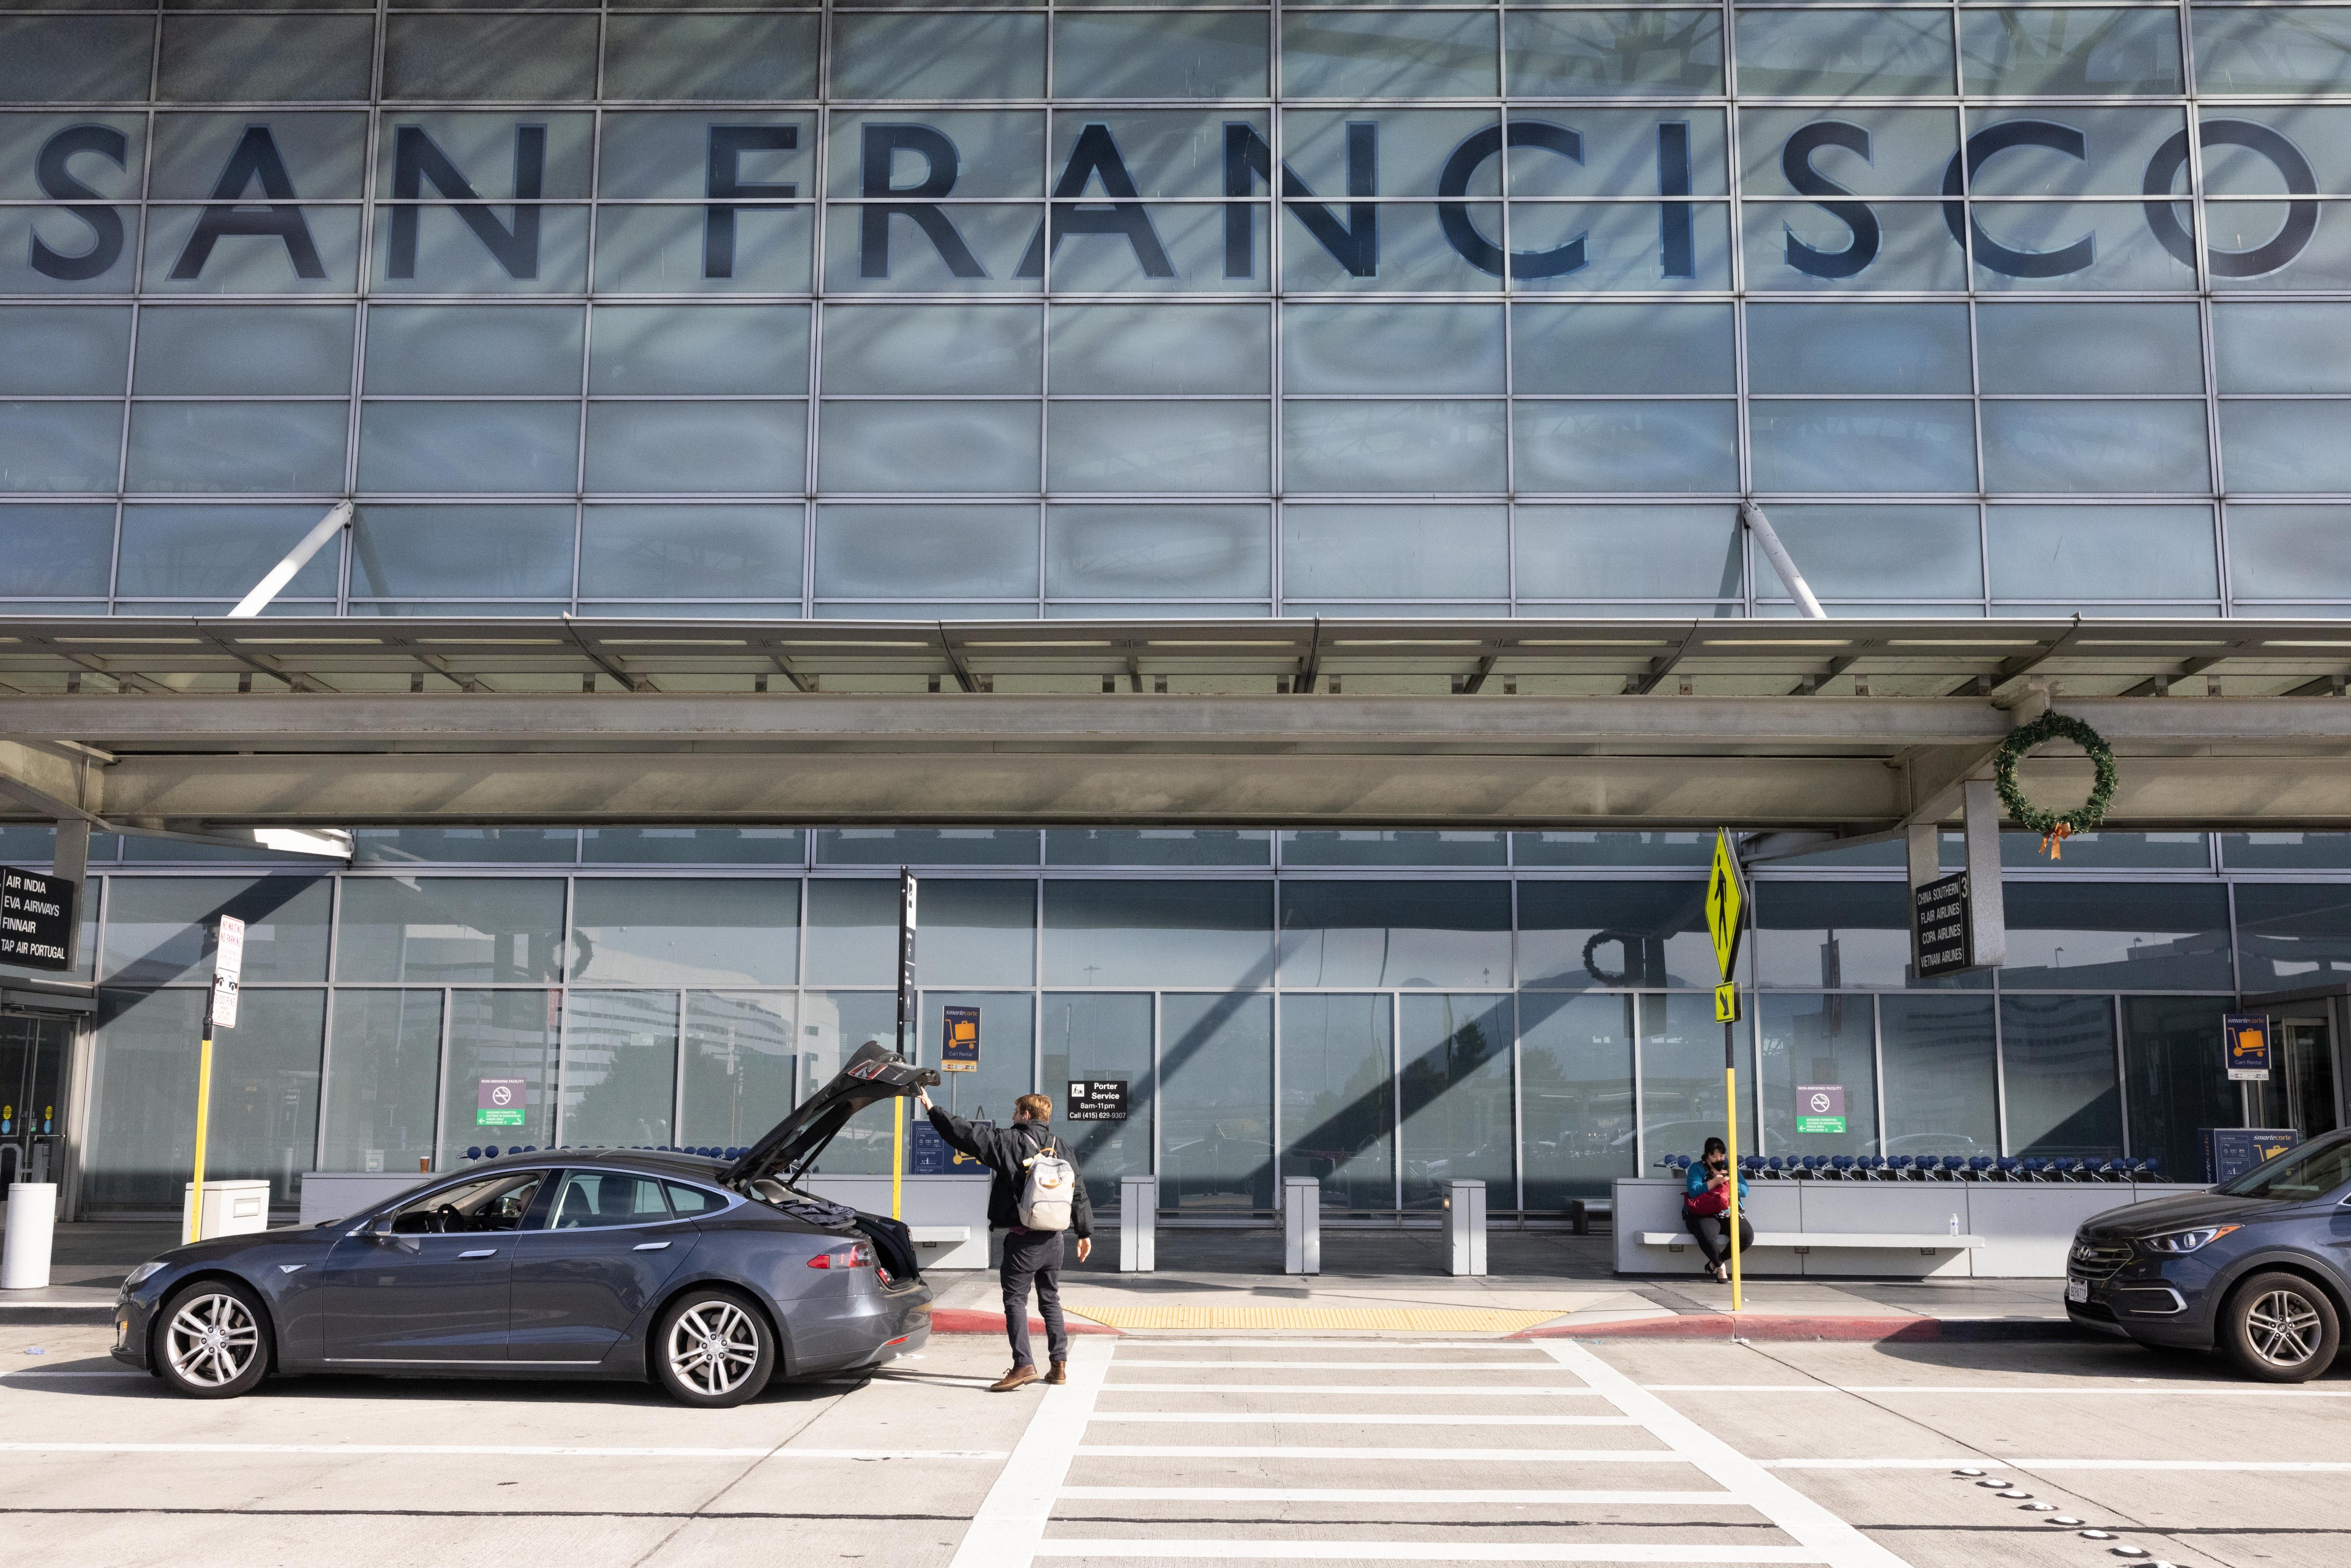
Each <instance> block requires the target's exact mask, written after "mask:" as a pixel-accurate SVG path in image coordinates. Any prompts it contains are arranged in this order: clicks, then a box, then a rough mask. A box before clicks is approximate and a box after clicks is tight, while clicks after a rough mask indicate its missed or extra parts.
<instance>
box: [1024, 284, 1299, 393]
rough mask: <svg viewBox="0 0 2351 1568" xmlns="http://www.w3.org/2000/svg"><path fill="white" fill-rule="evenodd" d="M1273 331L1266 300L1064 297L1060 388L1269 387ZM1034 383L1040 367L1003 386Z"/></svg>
mask: <svg viewBox="0 0 2351 1568" xmlns="http://www.w3.org/2000/svg"><path fill="white" fill-rule="evenodd" d="M1032 319H1033V318H1032ZM1270 337H1271V325H1270V317H1269V316H1268V314H1267V312H1266V308H1265V307H1263V306H1262V305H1182V306H1176V305H1056V306H1054V307H1053V308H1052V312H1051V334H1050V339H1051V367H1050V369H1051V376H1052V389H1053V391H1054V392H1058V393H1061V394H1065V395H1066V394H1068V393H1071V392H1085V393H1096V394H1110V395H1113V396H1115V395H1122V394H1123V395H1130V396H1131V395H1135V394H1147V393H1159V394H1163V395H1169V396H1192V395H1197V394H1199V393H1203V392H1242V393H1249V392H1259V393H1261V392H1269V391H1270V390H1271V374H1270V368H1269V361H1270V358H1271V354H1270V349H1269V343H1270ZM1034 386H1035V378H1034V376H1033V375H1032V376H1030V377H1029V380H1028V381H1027V382H1024V383H1023V384H1022V385H1021V386H1019V387H1007V388H1004V389H1001V390H1004V391H1025V390H1031V389H1033V388H1034Z"/></svg>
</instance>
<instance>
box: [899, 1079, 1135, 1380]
mask: <svg viewBox="0 0 2351 1568" xmlns="http://www.w3.org/2000/svg"><path fill="white" fill-rule="evenodd" d="M915 1098H916V1099H917V1100H918V1101H920V1102H921V1103H922V1107H923V1109H924V1110H925V1111H927V1112H929V1113H930V1115H931V1125H932V1126H933V1127H935V1128H936V1129H938V1134H939V1136H940V1137H941V1138H943V1139H945V1140H946V1143H947V1145H948V1146H949V1147H950V1148H956V1149H961V1150H962V1151H963V1152H964V1153H965V1154H967V1155H972V1156H973V1157H974V1158H976V1159H977V1160H978V1161H979V1163H980V1164H982V1165H984V1166H987V1168H988V1169H989V1170H990V1171H992V1172H994V1173H995V1176H996V1179H995V1181H994V1182H993V1183H991V1184H990V1185H989V1186H988V1189H987V1225H988V1228H989V1229H991V1230H1001V1231H1003V1232H1004V1271H1003V1280H1004V1332H1005V1334H1006V1336H1007V1337H1008V1338H1009V1339H1010V1340H1011V1341H1012V1370H1011V1371H1009V1372H1008V1373H1006V1374H1005V1375H1003V1376H1002V1377H999V1378H998V1379H997V1380H996V1382H995V1383H994V1384H993V1385H990V1386H989V1390H988V1391H989V1392H990V1393H992V1394H1007V1393H1009V1392H1011V1391H1012V1390H1013V1389H1015V1388H1019V1387H1023V1386H1025V1385H1028V1384H1031V1383H1034V1382H1036V1381H1037V1359H1036V1356H1035V1355H1034V1354H1032V1353H1031V1351H1030V1350H1029V1287H1030V1286H1031V1285H1032V1284H1033V1285H1034V1286H1035V1287H1036V1291H1037V1310H1038V1313H1039V1315H1040V1316H1041V1317H1043V1318H1044V1320H1045V1348H1046V1351H1047V1353H1048V1354H1050V1356H1051V1358H1052V1364H1053V1365H1052V1370H1051V1371H1050V1372H1048V1373H1047V1374H1046V1375H1045V1379H1044V1380H1045V1381H1046V1382H1048V1383H1067V1382H1068V1381H1069V1380H1070V1371H1069V1366H1070V1331H1069V1330H1068V1328H1067V1327H1065V1326H1064V1325H1063V1323H1062V1322H1061V1232H1060V1231H1058V1230H1031V1229H1029V1228H1027V1227H1025V1226H1023V1225H1022V1224H1021V1223H1020V1194H1021V1188H1022V1186H1023V1184H1025V1183H1026V1182H1027V1181H1028V1179H1029V1162H1030V1161H1032V1160H1033V1159H1035V1158H1036V1157H1037V1155H1039V1154H1040V1153H1041V1152H1048V1151H1050V1152H1052V1153H1055V1154H1059V1155H1061V1157H1062V1158H1063V1159H1068V1158H1069V1154H1068V1151H1067V1150H1065V1149H1063V1148H1062V1147H1061V1140H1060V1139H1058V1138H1056V1137H1055V1136H1054V1135H1053V1128H1052V1120H1053V1102H1052V1101H1051V1100H1050V1099H1048V1098H1047V1097H1046V1096H1044V1095H1042V1094H1023V1095H1021V1096H1020V1097H1019V1099H1017V1100H1015V1101H1013V1102H1012V1125H1011V1126H1010V1127H1009V1128H1001V1127H986V1128H982V1127H975V1126H974V1125H972V1124H970V1123H969V1122H967V1121H965V1120H964V1119H963V1118H962V1117H960V1116H958V1115H956V1113H954V1112H952V1111H942V1110H940V1109H939V1108H938V1107H937V1106H936V1105H934V1104H932V1103H931V1097H930V1095H929V1093H928V1092H923V1091H917V1092H916V1094H915ZM1075 1164H1076V1162H1075V1161H1071V1166H1072V1167H1073V1168H1074V1166H1075ZM1072 1186H1073V1187H1074V1188H1075V1190H1074V1192H1073V1193H1072V1195H1071V1205H1070V1229H1071V1232H1073V1233H1074V1234H1075V1235H1076V1237H1077V1239H1078V1261H1079V1262H1081V1263H1082V1262H1084V1261H1085V1260H1086V1258H1087V1256H1088V1255H1089V1254H1090V1253H1092V1251H1093V1249H1094V1241H1093V1236H1094V1211H1093V1206H1092V1204H1090V1203H1088V1202H1087V1201H1086V1184H1085V1179H1084V1178H1083V1177H1082V1176H1080V1177H1077V1178H1076V1179H1075V1180H1074V1182H1073V1183H1072Z"/></svg>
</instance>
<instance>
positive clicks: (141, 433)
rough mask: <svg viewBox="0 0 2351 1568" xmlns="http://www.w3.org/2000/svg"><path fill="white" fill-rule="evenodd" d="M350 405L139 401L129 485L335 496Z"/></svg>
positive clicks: (164, 489)
mask: <svg viewBox="0 0 2351 1568" xmlns="http://www.w3.org/2000/svg"><path fill="white" fill-rule="evenodd" d="M349 407H350V405H349V404H347V403H341V402H145V403H134V404H132V405H131V451H130V456H129V461H128V463H127V465H126V467H127V470H128V478H127V480H126V485H127V487H128V488H130V489H132V490H144V491H149V492H152V493H158V494H162V493H180V494H189V493H194V492H201V491H210V492H214V493H219V492H242V493H246V494H250V493H253V492H256V491H262V492H266V491H322V492H325V493H327V494H329V495H332V494H334V493H336V492H338V491H340V489H341V488H342V486H343V447H344V439H345V431H346V429H347V428H348V425H349V423H350V412H349ZM104 412H106V413H108V414H112V413H113V412H114V411H113V409H112V408H111V407H106V408H105V410H104ZM109 444H111V443H109Z"/></svg>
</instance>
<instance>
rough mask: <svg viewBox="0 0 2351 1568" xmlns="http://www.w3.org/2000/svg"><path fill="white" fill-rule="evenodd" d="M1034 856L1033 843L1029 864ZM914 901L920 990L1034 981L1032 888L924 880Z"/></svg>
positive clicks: (1034, 903) (1034, 887)
mask: <svg viewBox="0 0 2351 1568" xmlns="http://www.w3.org/2000/svg"><path fill="white" fill-rule="evenodd" d="M1035 855H1036V851H1035V849H1034V847H1033V844H1032V847H1031V849H1030V851H1029V857H1030V859H1031V860H1034V858H1035ZM917 902H918V904H919V906H920V907H919V934H918V936H917V938H916V945H915V961H916V966H917V968H916V972H917V973H918V974H919V975H920V976H921V977H922V981H923V983H924V984H925V986H935V985H939V986H1026V985H1029V984H1030V983H1032V982H1033V980H1034V979H1035V977H1036V972H1037V884H1036V883H1033V882H1029V881H1026V880H1021V881H1013V882H998V881H987V882H982V881H977V880H972V881H966V880H961V879H958V878H955V877H931V876H926V877H925V878H924V879H923V881H922V886H921V890H920V893H919V894H918V899H917ZM1022 1038H1023V1039H1024V1040H1025V1039H1026V1038H1027V1036H1026V1035H1025V1034H1024V1035H1023V1036H1022ZM1023 1061H1024V1063H1025V1061H1026V1057H1025V1056H1024V1057H1023ZM1024 1071H1025V1066H1024Z"/></svg>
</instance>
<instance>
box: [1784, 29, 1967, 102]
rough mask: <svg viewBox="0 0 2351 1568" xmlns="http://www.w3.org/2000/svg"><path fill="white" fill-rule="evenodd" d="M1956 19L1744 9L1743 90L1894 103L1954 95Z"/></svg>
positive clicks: (1803, 96)
mask: <svg viewBox="0 0 2351 1568" xmlns="http://www.w3.org/2000/svg"><path fill="white" fill-rule="evenodd" d="M1951 65H1952V59H1951V19H1950V18H1949V16H1941V15H1938V14H1937V13H1935V12H1933V11H1846V10H1820V11H1741V12H1740V13H1739V91H1740V92H1742V93H1746V94H1750V95H1754V96H1759V97H1761V96H1766V95H1768V96H1771V97H1775V98H1894V97H1902V96H1906V95H1912V94H1917V95H1921V96H1931V95H1940V94H1947V93H1949V92H1951V91H1952V90H1953V89H1954V83H1953V80H1952V70H1951Z"/></svg>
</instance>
